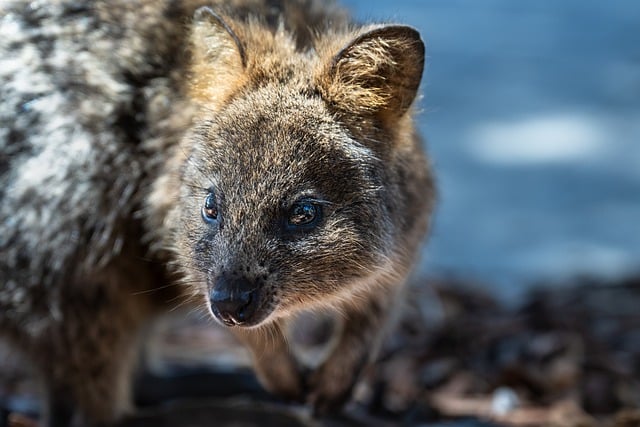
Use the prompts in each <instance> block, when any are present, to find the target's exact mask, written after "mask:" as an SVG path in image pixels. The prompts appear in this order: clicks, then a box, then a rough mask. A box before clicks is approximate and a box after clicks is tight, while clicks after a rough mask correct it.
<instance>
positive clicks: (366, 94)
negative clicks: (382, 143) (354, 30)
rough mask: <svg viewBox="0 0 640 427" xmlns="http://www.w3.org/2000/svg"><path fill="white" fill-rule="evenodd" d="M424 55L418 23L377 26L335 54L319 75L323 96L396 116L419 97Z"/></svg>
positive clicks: (345, 107)
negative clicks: (412, 26) (321, 74)
mask: <svg viewBox="0 0 640 427" xmlns="http://www.w3.org/2000/svg"><path fill="white" fill-rule="evenodd" d="M424 56H425V47H424V43H423V42H422V39H421V38H420V33H418V31H416V30H415V29H414V28H411V27H407V26H402V25H387V26H383V27H378V28H374V29H372V30H369V31H367V32H365V33H363V34H361V35H359V36H357V37H356V38H355V39H353V40H352V41H351V42H350V43H348V44H347V45H346V46H345V47H344V48H342V49H341V50H340V51H339V52H338V53H337V54H336V55H335V56H334V57H333V60H332V61H331V63H330V64H329V66H328V68H327V69H326V71H325V72H324V75H323V76H322V77H321V81H320V86H321V88H322V91H323V92H324V94H323V95H324V96H325V97H326V98H328V99H329V100H330V101H331V102H332V103H333V104H334V105H335V106H336V107H338V108H339V109H342V110H345V112H356V113H358V112H362V113H367V112H368V113H374V114H378V115H380V116H382V118H383V119H391V120H393V119H398V118H400V117H401V116H402V115H404V114H405V113H406V112H407V110H408V109H409V107H410V106H411V104H412V103H413V101H414V99H415V97H416V93H417V91H418V86H419V85H420V80H421V78H422V71H423V68H424Z"/></svg>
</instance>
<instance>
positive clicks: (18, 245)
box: [0, 0, 434, 425]
mask: <svg viewBox="0 0 640 427" xmlns="http://www.w3.org/2000/svg"><path fill="white" fill-rule="evenodd" d="M203 5H205V6H207V7H202V6H203ZM423 62H424V46H423V44H422V41H421V40H420V37H419V35H418V33H417V32H416V31H415V30H413V29H411V28H408V27H404V26H396V25H368V26H357V25H354V24H352V23H350V22H349V20H348V18H347V17H346V15H345V14H344V13H343V12H342V11H341V10H340V9H338V8H336V7H334V6H332V5H327V4H322V2H319V1H318V2H316V1H281V2H273V1H266V0H264V1H259V0H237V1H226V2H219V1H213V2H211V1H209V2H202V1H178V0H176V1H152V0H148V1H145V0H140V1H137V2H131V1H124V0H122V1H120V0H118V1H108V2H107V1H104V2H102V1H91V2H81V1H66V0H56V1H51V2H44V1H43V2H24V1H8V2H6V1H5V2H4V3H3V4H2V5H1V6H0V76H1V86H0V150H1V151H0V156H1V157H0V179H1V185H0V197H1V200H2V202H1V203H0V334H2V336H3V338H5V339H7V340H8V341H9V342H11V343H12V344H13V345H14V346H15V347H16V348H17V349H19V350H20V351H22V352H24V354H25V355H26V356H27V357H28V358H29V359H30V360H31V361H32V362H33V363H34V365H35V366H36V367H37V368H38V369H39V371H40V372H41V374H42V378H43V384H44V385H45V389H46V391H47V393H48V399H49V400H48V408H49V409H48V410H49V412H48V417H49V422H50V424H51V425H66V424H67V423H68V422H69V420H70V419H74V420H75V422H76V423H79V424H99V423H109V422H111V421H113V420H115V419H117V418H118V417H119V416H121V415H122V414H123V413H125V412H126V411H127V410H128V409H129V406H128V405H129V398H130V391H129V388H130V375H131V372H130V371H131V368H132V364H133V360H134V356H135V352H136V347H137V342H138V339H139V337H138V335H139V334H140V330H141V328H142V327H143V325H144V324H145V323H146V322H148V321H149V319H151V318H153V316H155V315H156V314H157V313H161V312H162V311H163V310H166V309H170V308H171V307H172V304H175V301H176V298H178V300H179V298H180V297H182V296H188V297H192V300H193V301H194V302H195V303H196V304H199V305H201V306H202V307H205V308H207V310H209V311H210V312H211V313H212V314H213V316H214V317H216V318H217V319H218V320H219V321H220V322H222V323H224V324H226V325H227V326H229V327H230V329H231V330H232V331H233V332H234V333H235V334H236V335H238V336H239V337H240V339H241V340H243V341H244V342H245V343H246V344H247V345H248V346H249V348H250V349H251V351H252V353H253V355H254V360H255V367H256V372H257V374H258V376H259V378H260V379H261V381H262V382H263V384H264V385H265V386H266V387H267V388H268V389H269V390H271V391H273V392H275V393H279V394H281V395H283V396H285V397H289V398H294V399H304V398H305V396H303V393H304V392H305V391H306V392H308V395H307V397H306V398H307V399H308V401H310V402H311V403H312V404H313V405H314V406H315V407H316V409H318V410H319V411H327V410H331V409H334V408H336V407H339V405H340V404H341V403H342V402H344V400H345V399H347V398H348V396H349V394H350V391H351V388H352V386H353V383H354V381H355V380H356V379H357V376H358V373H359V372H360V370H361V368H362V366H363V364H365V363H366V361H367V358H368V356H369V355H370V353H371V351H372V349H373V348H374V347H375V344H376V341H377V340H378V338H379V335H380V331H381V329H382V328H383V325H384V323H385V321H386V319H387V317H388V312H389V307H390V306H391V305H392V301H393V299H394V297H395V295H396V294H397V292H398V289H399V288H400V286H401V284H402V282H403V281H404V279H405V277H406V275H407V274H408V271H409V269H410V267H411V264H412V262H413V259H414V257H415V254H416V251H417V248H418V246H419V244H420V242H421V240H422V238H423V236H424V233H425V231H426V229H427V225H428V218H429V215H430V213H431V208H432V199H433V193H434V191H433V183H432V179H431V176H430V173H429V170H428V165H427V163H426V160H425V157H424V154H423V151H422V148H421V142H420V138H419V136H418V135H417V133H416V131H415V129H414V126H413V123H412V117H411V112H412V108H411V106H412V104H413V101H414V99H415V97H416V91H417V89H418V85H419V82H420V78H421V75H422V69H423ZM172 284H175V286H172ZM306 309H311V310H314V309H318V310H323V309H331V310H334V311H336V312H338V313H340V315H341V318H343V320H344V326H343V327H342V328H341V332H340V336H339V337H338V339H337V340H336V342H337V344H336V348H335V349H334V351H333V353H331V354H330V355H329V356H328V357H327V359H326V360H325V361H324V362H323V363H322V364H321V365H320V366H319V368H318V369H317V370H316V371H315V372H314V373H312V374H311V375H310V376H309V377H308V378H305V379H303V378H302V377H301V375H300V373H299V372H298V368H297V364H296V362H295V360H294V359H293V358H292V356H291V355H290V352H289V350H288V347H287V345H286V342H285V337H284V335H283V334H284V332H283V331H284V329H285V328H284V327H283V325H284V324H285V322H286V321H287V319H288V318H290V316H291V315H292V314H294V313H296V312H299V311H301V310H306Z"/></svg>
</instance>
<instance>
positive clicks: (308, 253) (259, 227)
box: [175, 87, 393, 327]
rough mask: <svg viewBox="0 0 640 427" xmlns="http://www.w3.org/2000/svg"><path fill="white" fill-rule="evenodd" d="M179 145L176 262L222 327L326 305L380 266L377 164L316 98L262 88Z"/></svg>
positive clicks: (382, 200) (386, 224) (383, 241)
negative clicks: (188, 146) (182, 150)
mask: <svg viewBox="0 0 640 427" xmlns="http://www.w3.org/2000/svg"><path fill="white" fill-rule="evenodd" d="M188 137H189V138H192V141H193V142H194V143H193V145H192V146H193V150H192V152H190V153H186V154H187V155H188V159H187V161H186V162H185V165H184V169H183V171H182V184H183V185H182V190H181V201H180V212H181V215H180V218H179V222H180V224H179V227H176V230H177V235H176V236H175V237H176V242H178V244H177V246H178V248H179V250H180V251H181V252H182V253H180V254H179V256H178V262H180V263H182V264H183V265H182V267H183V269H185V270H186V271H188V272H189V276H190V280H193V281H194V282H195V283H196V284H197V286H199V289H200V291H201V292H202V293H203V294H204V295H205V296H206V300H207V304H208V306H209V307H210V309H211V312H212V313H213V315H214V316H215V317H216V318H217V319H218V320H219V321H221V322H222V323H224V324H226V325H228V326H244V327H251V326H257V325H260V324H261V323H264V322H267V321H269V320H272V319H275V318H277V317H280V316H284V315H287V314H289V313H290V312H292V311H295V310H296V309H299V308H304V307H309V306H311V305H314V306H317V305H319V304H320V305H322V304H330V303H331V301H334V302H335V300H336V299H339V298H341V297H343V298H344V297H347V296H348V295H349V294H350V293H351V292H352V290H353V289H354V288H355V287H357V286H358V285H359V284H360V283H361V282H363V281H367V280H368V279H370V278H371V277H372V276H373V275H375V274H377V273H378V272H379V271H380V270H381V269H383V268H384V267H385V260H386V256H387V255H388V254H387V252H388V251H389V250H390V247H391V242H390V239H391V238H390V236H391V235H392V233H393V231H392V229H391V227H392V225H391V223H390V221H389V218H388V212H389V208H390V207H389V206H388V205H387V204H386V203H387V202H386V200H389V197H386V196H385V191H386V189H385V179H386V178H385V176H384V168H383V167H382V165H381V163H380V160H379V159H378V158H377V157H376V156H375V155H374V153H372V152H371V151H370V150H369V149H368V148H366V147H365V146H364V145H362V144H361V143H359V142H357V141H355V140H354V139H352V138H351V137H350V135H349V133H348V131H347V130H346V129H345V128H344V127H343V126H342V125H341V124H340V123H338V122H336V121H335V120H334V119H332V117H331V115H330V114H329V112H328V111H327V109H326V107H325V105H324V103H323V101H322V100H321V99H320V98H319V97H317V96H313V95H303V94H299V93H296V92H294V91H291V92H287V91H286V90H283V88H282V87H279V88H276V87H272V88H269V87H265V88H263V89H259V90H256V91H253V92H252V93H251V94H249V95H247V96H246V97H244V98H242V97H241V98H238V99H236V100H234V101H233V102H231V103H230V104H229V105H228V106H227V107H226V108H225V109H223V110H222V111H218V112H216V113H215V114H212V115H211V117H206V116H205V117H204V118H203V119H202V120H201V121H200V123H199V124H197V125H196V126H195V127H194V129H193V130H192V132H191V134H190V135H189V136H188Z"/></svg>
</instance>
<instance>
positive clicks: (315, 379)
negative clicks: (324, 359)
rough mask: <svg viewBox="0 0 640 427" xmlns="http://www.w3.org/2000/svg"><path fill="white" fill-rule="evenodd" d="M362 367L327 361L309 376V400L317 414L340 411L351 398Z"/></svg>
mask: <svg viewBox="0 0 640 427" xmlns="http://www.w3.org/2000/svg"><path fill="white" fill-rule="evenodd" d="M359 372H360V369H358V368H356V369H348V368H347V367H345V366H341V365H340V364H337V363H325V364H324V365H322V366H320V367H319V368H318V370H316V371H315V372H313V373H312V374H311V376H310V377H309V380H308V384H307V387H308V389H309V394H308V397H307V401H308V402H309V403H310V404H311V406H312V407H313V413H314V415H316V416H322V415H327V414H331V413H336V412H339V411H340V410H341V409H342V407H343V406H344V405H345V403H347V402H348V401H349V399H350V398H351V392H352V390H353V386H354V385H355V383H356V380H357V378H358V374H359Z"/></svg>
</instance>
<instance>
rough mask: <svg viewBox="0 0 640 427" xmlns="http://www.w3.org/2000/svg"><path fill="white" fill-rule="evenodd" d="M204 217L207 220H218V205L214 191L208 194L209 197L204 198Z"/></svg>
mask: <svg viewBox="0 0 640 427" xmlns="http://www.w3.org/2000/svg"><path fill="white" fill-rule="evenodd" d="M202 218H203V219H204V220H205V221H206V222H213V221H217V220H218V205H217V203H216V196H215V194H213V193H209V194H207V197H206V198H205V199H204V205H203V206H202Z"/></svg>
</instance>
